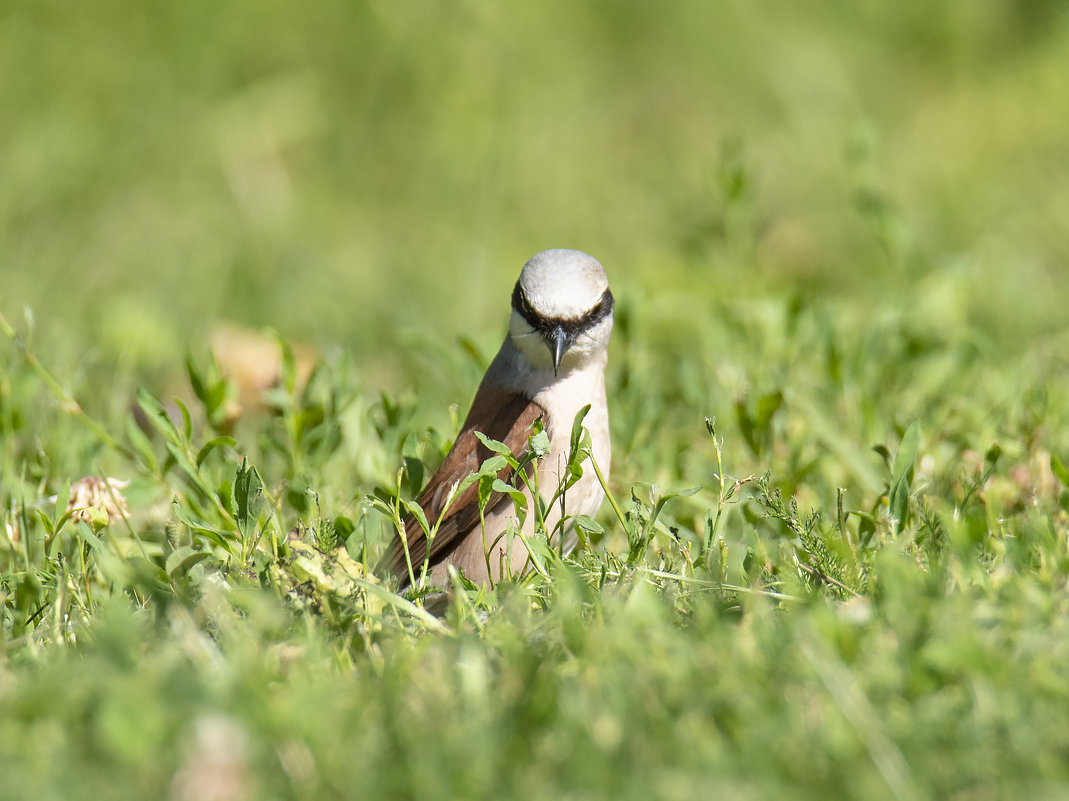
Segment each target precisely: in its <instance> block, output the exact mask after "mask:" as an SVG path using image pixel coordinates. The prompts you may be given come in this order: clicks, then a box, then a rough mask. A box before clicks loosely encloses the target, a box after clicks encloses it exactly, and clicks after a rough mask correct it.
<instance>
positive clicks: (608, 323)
mask: <svg viewBox="0 0 1069 801" xmlns="http://www.w3.org/2000/svg"><path fill="white" fill-rule="evenodd" d="M613 306H614V300H613V295H612V291H611V290H610V289H609V281H608V277H607V276H606V273H605V268H604V267H602V265H601V263H600V262H598V260H597V259H595V258H594V257H593V256H590V255H588V254H586V253H584V252H582V251H579V250H568V249H553V250H544V251H542V252H540V253H536V254H535V255H534V256H532V257H531V258H530V259H529V260H528V261H527V263H526V264H524V266H523V269H522V270H521V272H520V277H519V279H518V280H517V281H516V284H515V287H514V288H513V291H512V299H511V310H510V314H509V321H508V332H507V334H506V335H505V340H504V342H503V343H502V344H501V348H500V349H499V350H498V352H497V355H496V356H495V357H494V359H493V361H492V362H491V363H490V366H489V367H488V368H487V370H486V373H485V375H484V376H483V379H482V382H481V383H480V384H479V388H478V390H477V391H476V393H475V399H474V400H473V401H472V404H471V409H470V411H469V412H468V415H467V417H466V418H465V420H464V423H463V425H462V426H461V428H460V432H459V433H458V434H457V437H456V439H455V440H454V442H453V446H452V448H450V450H449V452H448V453H447V454H446V457H445V460H444V461H443V462H442V465H441V467H439V468H438V470H437V472H435V473H434V475H433V476H432V477H431V479H430V481H428V482H427V485H426V487H425V488H424V489H423V491H422V492H421V493H420V494H419V496H418V498H417V499H416V503H417V504H418V505H419V507H420V508H421V509H422V511H423V513H424V516H425V518H426V520H427V522H428V524H429V525H430V526H432V527H433V526H434V525H435V524H436V523H437V522H438V520H439V517H440V516H442V513H443V509H444V510H445V511H444V517H442V520H441V523H440V525H439V526H438V529H437V531H436V532H434V536H433V537H432V541H431V544H430V558H429V565H430V571H429V574H430V575H429V578H430V583H431V584H432V585H433V586H436V587H444V588H448V586H449V565H452V566H453V567H455V568H458V569H459V570H460V571H461V572H462V573H463V574H464V576H465V577H466V578H467V579H469V580H470V581H472V582H474V583H476V584H483V585H486V584H488V583H493V582H497V581H499V580H500V579H501V578H502V577H504V576H508V575H519V574H522V573H523V572H524V571H525V570H526V569H527V568H528V567H529V553H528V550H527V548H526V547H525V546H524V544H523V542H522V541H521V538H520V536H519V535H514V536H513V537H512V538H511V539H512V542H511V543H509V542H507V541H506V540H507V537H506V536H505V532H506V531H507V528H508V525H509V524H508V520H509V518H513V519H515V518H516V517H517V514H516V509H515V506H514V502H513V500H512V498H511V497H510V495H509V494H508V493H503V492H497V491H494V492H492V494H491V495H490V498H489V500H488V502H487V504H486V507H485V509H484V510H483V513H482V515H480V510H479V500H478V486H477V484H472V485H471V486H469V487H467V488H466V489H465V490H464V491H463V492H460V493H459V494H457V493H456V490H457V485H458V482H461V481H463V480H464V479H465V478H466V477H468V476H470V475H471V474H472V473H473V472H476V471H478V470H479V468H480V466H481V465H482V464H483V462H485V461H486V460H487V459H488V458H490V457H491V456H493V455H494V454H493V453H492V452H491V450H490V449H488V448H487V447H486V446H485V445H484V444H483V442H482V441H480V439H479V438H478V437H477V436H476V432H479V433H481V434H483V435H484V436H486V437H488V438H489V439H491V440H497V441H499V442H502V443H504V444H505V445H506V446H507V447H508V448H509V449H510V450H511V451H512V453H513V454H515V455H516V456H517V457H522V456H523V455H524V454H525V453H526V452H527V450H528V437H529V436H530V435H531V434H532V432H533V431H535V430H536V423H537V422H538V421H541V425H542V426H543V427H544V431H545V433H546V434H547V435H548V439H549V447H548V453H544V451H545V449H544V448H543V449H542V450H543V453H544V455H543V457H542V459H541V460H540V461H539V462H538V464H537V471H538V491H539V492H540V494H541V495H542V496H543V498H545V500H546V501H547V502H548V501H549V500H550V499H551V498H552V496H553V493H554V492H555V490H556V488H557V487H558V485H559V482H560V480H561V477H562V475H564V474H565V473H566V471H567V465H568V456H569V452H570V447H571V435H572V427H573V422H574V420H575V418H576V415H577V414H578V412H579V411H580V410H581V409H582V408H583V407H585V406H588V405H589V407H590V410H589V412H588V413H587V415H586V417H585V418H584V419H583V425H584V426H585V427H586V429H587V431H588V432H589V434H590V453H591V454H592V455H593V458H594V459H595V460H596V462H597V465H598V468H599V469H600V470H601V473H602V476H603V477H605V478H606V479H607V477H608V475H609V468H610V460H611V456H612V447H611V443H610V441H609V410H608V404H607V401H606V393H605V366H606V362H607V359H608V346H609V338H610V335H611V334H612V326H613ZM543 442H544V440H543ZM581 469H582V477H581V478H579V479H578V481H576V483H575V484H573V485H572V486H571V487H569V488H568V489H567V491H566V493H565V495H564V502H563V506H564V509H563V514H564V515H566V516H568V517H569V518H571V517H574V516H575V515H593V514H594V513H595V512H596V511H597V509H598V507H599V506H600V505H601V502H602V500H603V497H604V490H603V489H602V486H601V482H600V481H599V479H598V476H597V474H596V472H595V471H594V470H593V469H592V466H591V465H590V463H589V460H587V461H585V462H584V463H583V464H582V465H581ZM498 478H501V479H502V480H503V481H506V482H509V483H511V484H512V485H513V486H515V487H516V488H517V489H520V490H522V491H523V492H524V494H525V496H526V499H527V509H528V510H529V511H528V514H527V516H526V520H525V522H524V525H523V528H522V529H521V530H522V531H523V534H524V536H526V537H530V536H531V535H532V534H533V532H534V526H535V515H534V513H533V510H534V505H533V504H532V500H533V498H532V493H531V490H530V488H529V487H526V486H525V483H524V482H523V481H522V479H520V478H519V477H518V476H515V475H514V471H513V470H512V469H511V468H509V467H506V468H504V469H502V470H501V471H500V472H499V473H498ZM450 494H454V495H455V497H454V498H453V499H452V501H451V502H448V501H449V496H450ZM447 502H448V508H446V506H447ZM560 506H561V504H560V502H559V500H558V502H557V503H555V504H553V506H552V508H550V509H549V510H548V513H547V516H546V521H545V522H546V531H547V532H554V531H555V530H556V527H557V524H558V523H559V521H560V520H561V518H562V510H561V508H560ZM484 524H485V528H484ZM562 528H563V532H561V531H557V533H556V534H555V537H560V536H563V537H564V542H563V551H564V552H565V553H567V552H569V551H570V550H571V549H572V548H574V546H575V543H576V541H577V535H576V533H575V531H574V527H573V526H571V525H569V521H568V520H565V526H563V527H562ZM554 545H555V546H560V545H561V543H560V542H559V540H555V541H554ZM406 550H407V553H408V556H407V557H406V553H405V552H406ZM427 553H428V550H427V537H426V536H425V534H424V532H423V529H422V527H421V525H420V524H419V522H418V519H417V518H416V517H415V516H413V515H410V516H409V517H408V519H407V520H406V521H405V525H404V532H403V536H402V534H401V533H400V532H398V536H396V537H395V538H394V539H393V541H392V542H391V544H390V546H389V547H388V549H387V551H386V553H385V555H384V556H383V558H382V560H381V561H380V562H379V565H380V567H383V569H384V571H385V572H386V573H389V574H392V575H393V576H394V577H395V578H397V579H398V580H399V582H400V585H401V588H402V589H404V588H406V587H408V585H409V584H411V580H412V579H413V578H414V579H415V580H416V581H417V582H419V580H420V574H421V572H422V567H423V565H424V560H425V559H426V557H427ZM409 565H411V572H410V569H409Z"/></svg>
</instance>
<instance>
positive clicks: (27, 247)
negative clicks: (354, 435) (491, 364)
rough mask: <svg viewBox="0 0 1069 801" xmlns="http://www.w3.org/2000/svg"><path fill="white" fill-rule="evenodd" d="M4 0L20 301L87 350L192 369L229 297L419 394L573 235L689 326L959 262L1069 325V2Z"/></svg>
mask: <svg viewBox="0 0 1069 801" xmlns="http://www.w3.org/2000/svg"><path fill="white" fill-rule="evenodd" d="M0 9H2V10H0V115H2V121H3V122H2V125H0V309H2V310H3V311H4V312H5V313H6V314H8V316H9V317H11V318H15V317H19V316H21V308H22V307H24V306H28V307H30V308H32V309H33V311H34V312H35V316H36V330H35V333H34V336H35V337H36V339H37V342H38V348H39V350H42V351H48V352H49V353H50V355H52V358H53V361H54V360H55V356H54V354H57V353H58V351H57V349H56V346H57V345H60V344H63V345H65V347H63V348H62V351H63V352H64V353H65V354H68V356H67V364H66V365H65V366H66V367H68V369H69V368H70V367H72V366H74V365H76V364H78V363H79V362H82V363H85V360H88V362H89V363H92V364H94V365H97V366H103V367H105V368H106V369H111V365H113V364H118V365H120V366H124V369H127V370H129V371H132V372H133V373H134V374H135V375H136V376H138V378H139V379H140V377H141V376H144V375H153V374H165V373H168V372H171V371H178V370H179V369H180V363H181V356H182V354H183V353H184V352H185V350H186V349H187V348H194V349H197V348H199V347H203V346H204V343H205V342H206V341H207V332H208V331H210V330H211V328H212V327H213V326H214V325H215V324H217V323H218V322H219V321H223V320H228V321H234V322H237V323H240V324H242V325H247V326H252V327H260V326H271V327H273V328H274V329H276V330H278V331H279V332H281V333H282V335H283V336H285V337H287V338H292V339H295V340H299V341H306V342H309V343H311V344H312V345H314V346H316V347H320V348H323V347H332V346H337V345H341V346H344V347H346V348H349V349H351V351H352V352H353V354H354V356H355V358H356V360H357V363H358V364H360V365H361V366H362V369H364V370H365V371H366V375H367V376H368V377H369V381H370V382H371V383H372V384H373V385H379V384H381V385H384V386H386V387H388V388H390V389H391V390H395V391H396V390H399V389H404V388H406V387H407V386H409V385H411V384H412V383H414V382H418V381H419V380H420V379H419V376H420V375H421V374H423V373H422V372H421V371H425V370H426V369H427V365H426V361H427V359H426V358H416V359H415V360H413V359H410V358H407V357H405V358H401V357H399V356H398V351H399V350H404V349H407V350H410V351H412V350H415V351H425V352H429V353H432V354H434V353H438V352H439V351H445V352H449V351H451V350H455V339H456V337H458V336H468V337H472V338H473V339H474V340H475V341H476V342H477V344H478V347H479V349H480V350H481V352H482V353H483V355H484V356H485V355H486V353H487V352H489V351H492V349H493V348H494V347H496V345H497V341H498V339H499V338H500V336H501V333H502V330H503V322H504V316H505V303H506V301H507V298H508V292H509V289H510V286H511V283H512V282H513V281H514V280H515V276H516V274H517V271H518V269H519V267H520V266H521V265H522V263H523V261H524V260H525V259H526V258H527V257H528V256H529V255H530V254H531V253H533V252H535V251H537V250H541V249H543V248H547V247H575V248H581V249H584V250H587V251H589V252H590V253H592V254H594V255H595V256H597V257H598V258H599V259H601V260H602V262H603V263H604V264H605V265H606V266H607V268H608V270H609V271H610V275H611V278H612V280H613V284H614V288H616V290H617V294H618V296H620V297H621V298H622V300H623V302H624V303H625V304H629V305H630V306H631V308H632V312H633V314H636V315H639V316H643V317H644V319H647V320H649V321H650V324H651V327H652V329H653V330H657V331H661V330H662V329H663V332H662V333H663V337H664V338H665V347H677V348H686V347H688V343H689V342H690V339H689V335H688V328H687V326H688V325H689V324H690V323H689V320H693V319H695V318H696V317H698V316H701V315H703V314H708V315H713V314H718V313H720V310H722V309H723V308H725V307H730V306H731V304H733V303H736V302H739V303H741V302H744V301H748V300H751V299H753V298H760V297H764V296H771V297H784V296H787V295H794V296H796V297H798V298H801V299H803V300H804V299H818V300H821V301H822V302H823V301H827V302H829V303H831V304H833V305H832V306H831V308H835V306H834V304H836V303H838V302H840V301H841V302H842V303H843V304H844V306H847V307H853V308H854V309H855V310H857V311H859V312H860V313H861V314H869V313H870V311H871V309H874V308H880V307H883V308H886V307H889V306H894V305H895V304H899V305H901V303H902V302H903V300H902V299H903V298H912V297H914V295H913V294H910V293H912V292H914V291H915V289H916V287H917V286H918V285H923V284H924V282H930V283H931V285H932V290H933V292H936V293H937V294H938V292H940V291H942V292H943V294H942V295H939V297H938V298H937V300H936V301H934V304H935V306H934V310H935V311H936V312H937V315H938V314H942V313H943V312H944V311H948V312H949V313H951V314H955V315H959V316H964V317H966V318H968V319H969V320H971V321H973V322H978V323H979V324H980V325H981V328H982V329H983V330H984V331H986V332H988V334H989V336H990V340H991V342H992V343H994V344H995V345H997V346H1007V347H1009V348H1010V349H1011V350H1012V349H1013V348H1016V347H1018V345H1019V344H1020V343H1021V342H1022V341H1025V340H1029V339H1033V338H1035V337H1037V336H1040V335H1043V334H1044V333H1048V332H1052V331H1056V330H1058V329H1059V327H1061V326H1063V325H1064V322H1063V321H1064V308H1065V299H1066V298H1067V297H1069V270H1066V267H1065V262H1066V258H1067V256H1069V69H1067V68H1066V65H1067V62H1066V57H1065V54H1066V53H1067V52H1069V7H1067V6H1066V4H1065V3H1063V2H1060V1H1059V0H1029V1H1028V2H1024V1H1023V0H970V2H967V3H965V2H959V3H929V2H910V3H896V4H890V3H884V2H876V1H875V0H860V1H859V2H850V3H844V2H838V1H833V0H824V1H822V2H821V1H818V2H809V3H803V4H797V3H790V2H764V3H751V2H715V3H710V2H704V1H702V2H698V1H697V0H688V1H684V2H676V3H671V4H654V3H646V2H591V3H570V2H564V1H563V0H554V1H552V2H546V3H539V4H537V5H531V4H512V3H491V2H458V3H449V4H439V3H429V2H388V1H387V0H378V1H377V2H340V1H338V0H326V1H325V2H317V3H313V4H309V5H307V6H305V7H302V8H300V9H297V8H296V7H294V6H293V5H292V4H289V3H282V2H273V1H271V0H268V1H265V0H257V2H248V1H246V0H238V1H237V2H231V3H226V4H218V3H211V2H203V0H200V1H198V0H192V1H191V2H186V3H180V4H175V3H169V2H159V1H155V2H152V1H149V2H140V3H129V2H126V3H124V2H105V3H95V4H92V5H89V6H85V5H77V4H75V5H72V4H70V3H61V2H51V1H47V0H46V1H42V2H11V1H10V0H9V1H8V2H4V3H3V4H2V5H0ZM948 287H950V289H948ZM947 292H949V295H948V294H947ZM904 293H905V294H904ZM910 302H912V301H910ZM432 337H442V339H441V342H440V343H438V344H436V343H434V342H433V341H431V340H432ZM42 343H47V344H48V346H49V347H46V346H45V345H44V344H42ZM447 358H448V357H447ZM709 358H710V360H711V361H715V355H714V354H710V356H709ZM457 364H460V362H459V361H458V360H455V361H454V362H453V367H455V366H456V365H457ZM441 372H442V375H434V376H433V377H432V378H431V379H424V380H427V381H428V382H429V383H430V385H432V386H433V385H435V384H436V383H440V382H441V381H443V380H445V381H447V382H449V381H452V382H453V383H452V384H451V385H450V386H449V390H450V392H449V397H450V398H451V399H452V398H453V397H454V395H463V393H464V392H466V391H470V389H468V390H466V389H465V387H470V385H471V380H472V376H474V375H476V374H477V365H475V366H473V367H471V368H470V369H469V370H466V371H461V372H460V374H459V375H456V376H455V377H451V376H452V375H453V373H454V372H455V370H453V369H445V370H442V371H441ZM456 400H458V401H460V402H463V399H462V398H461V397H456Z"/></svg>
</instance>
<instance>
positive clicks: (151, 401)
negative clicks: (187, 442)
mask: <svg viewBox="0 0 1069 801" xmlns="http://www.w3.org/2000/svg"><path fill="white" fill-rule="evenodd" d="M137 404H138V406H140V407H141V409H142V410H143V411H144V412H145V415H146V416H147V417H148V419H149V422H151V423H152V425H153V427H154V428H156V430H157V431H159V432H160V433H161V434H163V435H164V436H165V437H166V438H167V439H168V440H171V441H173V442H178V440H179V437H178V428H177V427H176V426H175V424H174V421H173V420H172V419H171V417H170V415H168V414H167V410H166V409H164V408H163V405H162V404H161V403H160V402H159V401H158V400H156V399H155V398H154V397H152V395H151V394H150V393H149V391H148V390H147V389H145V388H144V387H143V386H142V387H138V388H137Z"/></svg>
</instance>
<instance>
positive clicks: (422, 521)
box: [401, 501, 431, 537]
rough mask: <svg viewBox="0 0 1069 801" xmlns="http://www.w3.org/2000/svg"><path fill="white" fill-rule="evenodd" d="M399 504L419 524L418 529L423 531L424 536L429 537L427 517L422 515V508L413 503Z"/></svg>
mask: <svg viewBox="0 0 1069 801" xmlns="http://www.w3.org/2000/svg"><path fill="white" fill-rule="evenodd" d="M401 504H402V505H403V506H404V507H405V509H407V510H408V513H409V514H410V515H412V516H413V517H414V518H416V520H417V521H418V522H419V527H420V528H421V529H423V534H424V536H427V537H429V536H430V534H431V527H430V524H429V523H428V522H427V515H426V514H424V512H423V507H422V506H420V505H419V504H418V503H416V502H415V501H401Z"/></svg>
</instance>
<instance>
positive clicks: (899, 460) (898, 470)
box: [887, 422, 921, 532]
mask: <svg viewBox="0 0 1069 801" xmlns="http://www.w3.org/2000/svg"><path fill="white" fill-rule="evenodd" d="M920 437H921V429H920V423H917V422H914V423H912V424H911V425H910V427H909V428H908V429H906V433H905V434H903V435H902V442H901V443H900V444H899V446H898V452H897V453H896V454H895V461H894V466H893V467H892V469H891V493H890V495H889V496H888V498H887V500H888V503H889V504H890V507H891V516H892V517H893V518H894V519H895V521H896V522H895V531H896V532H897V531H901V530H902V529H903V528H904V527H905V525H906V522H907V516H908V514H909V490H910V482H911V476H912V474H913V464H914V462H916V461H917V449H918V448H919V447H920Z"/></svg>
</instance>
